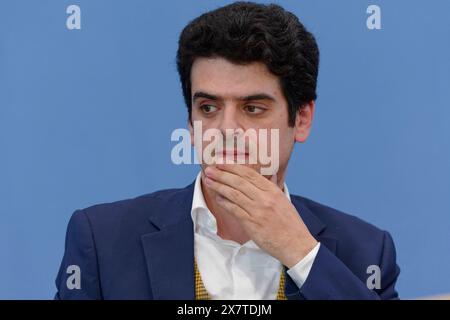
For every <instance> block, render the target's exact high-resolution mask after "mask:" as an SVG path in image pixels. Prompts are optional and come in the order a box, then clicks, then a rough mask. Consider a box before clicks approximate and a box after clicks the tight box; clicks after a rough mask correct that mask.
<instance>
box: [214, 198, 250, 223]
mask: <svg viewBox="0 0 450 320" xmlns="http://www.w3.org/2000/svg"><path fill="white" fill-rule="evenodd" d="M216 202H217V204H218V205H219V206H221V207H222V208H224V209H225V210H226V211H227V212H229V213H231V214H232V215H234V216H235V217H236V218H237V219H239V220H240V221H242V223H244V224H246V223H249V222H252V218H251V217H250V216H249V215H248V213H247V212H246V211H245V210H243V209H242V208H241V207H240V206H238V205H237V204H235V203H233V202H231V201H230V200H228V199H227V198H225V197H223V196H221V195H217V197H216Z"/></svg>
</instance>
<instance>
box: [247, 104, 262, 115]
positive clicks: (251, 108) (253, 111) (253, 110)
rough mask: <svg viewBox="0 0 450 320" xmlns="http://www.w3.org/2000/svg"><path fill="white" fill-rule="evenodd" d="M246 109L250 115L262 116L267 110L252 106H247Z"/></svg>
mask: <svg viewBox="0 0 450 320" xmlns="http://www.w3.org/2000/svg"><path fill="white" fill-rule="evenodd" d="M244 109H245V111H247V112H248V113H250V114H260V113H263V112H264V111H265V110H266V109H264V108H260V107H257V106H252V105H249V106H245V107H244Z"/></svg>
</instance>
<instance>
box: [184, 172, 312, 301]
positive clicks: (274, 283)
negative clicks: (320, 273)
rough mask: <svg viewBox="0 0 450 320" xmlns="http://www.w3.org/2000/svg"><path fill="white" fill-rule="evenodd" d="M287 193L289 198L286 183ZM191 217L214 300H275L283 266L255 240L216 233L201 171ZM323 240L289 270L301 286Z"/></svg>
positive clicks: (201, 266)
mask: <svg viewBox="0 0 450 320" xmlns="http://www.w3.org/2000/svg"><path fill="white" fill-rule="evenodd" d="M284 193H285V195H286V197H287V198H288V199H289V200H290V196H289V191H288V189H287V186H286V184H285V185H284ZM191 217H192V221H193V223H194V254H195V258H196V261H197V266H198V270H199V272H200V275H201V277H202V280H203V284H204V286H205V289H206V290H207V291H208V293H209V295H210V296H211V299H221V300H222V299H223V300H225V299H256V300H274V299H276V296H277V292H278V287H279V282H280V275H281V272H282V270H283V266H282V264H281V263H280V261H278V260H277V259H275V258H274V257H272V256H271V255H269V254H268V253H266V252H265V251H263V250H262V249H260V248H259V247H258V245H257V244H256V243H254V242H253V240H249V241H247V242H246V243H244V244H243V245H241V244H239V243H237V242H235V241H232V240H224V239H222V238H221V237H220V236H218V235H217V221H216V218H215V217H214V215H213V214H212V213H211V211H210V210H209V209H208V207H207V206H206V202H205V198H204V197H203V192H202V188H201V172H200V173H199V174H198V176H197V179H196V181H195V187H194V195H193V200H192V209H191ZM319 247H320V243H318V244H317V245H316V246H315V247H314V249H312V250H311V251H310V252H309V253H308V255H306V256H305V257H304V258H303V259H302V260H301V261H299V262H298V263H297V264H296V265H295V266H294V267H292V268H291V269H289V270H288V271H287V273H288V274H289V276H290V277H291V278H292V280H294V282H295V283H296V285H297V286H298V287H299V288H300V287H301V286H302V285H303V283H304V282H305V281H306V278H307V277H308V274H309V271H310V270H311V267H312V265H313V262H314V259H315V257H316V255H317V252H318V251H319Z"/></svg>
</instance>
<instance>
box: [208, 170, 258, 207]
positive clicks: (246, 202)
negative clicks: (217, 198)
mask: <svg viewBox="0 0 450 320" xmlns="http://www.w3.org/2000/svg"><path fill="white" fill-rule="evenodd" d="M205 184H206V185H207V186H208V187H209V188H211V189H212V190H213V191H215V192H216V193H218V194H219V195H221V196H223V197H224V198H227V199H228V200H229V201H231V202H233V203H235V204H236V205H238V206H239V207H240V208H241V209H242V210H244V211H245V212H247V215H249V213H248V212H249V211H251V209H252V208H253V207H254V205H253V202H252V200H251V199H250V198H248V197H247V196H246V195H245V194H243V193H242V192H240V191H239V190H236V189H234V188H232V187H230V186H228V185H226V184H223V183H220V182H218V181H215V180H213V179H211V178H209V177H205Z"/></svg>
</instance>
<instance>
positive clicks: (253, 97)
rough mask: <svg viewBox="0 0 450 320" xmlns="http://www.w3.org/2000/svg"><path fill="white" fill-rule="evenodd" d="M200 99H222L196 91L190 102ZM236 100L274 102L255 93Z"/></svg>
mask: <svg viewBox="0 0 450 320" xmlns="http://www.w3.org/2000/svg"><path fill="white" fill-rule="evenodd" d="M200 98H205V99H208V100H223V98H222V97H220V96H217V95H214V94H210V93H206V92H203V91H198V92H195V93H194V95H193V96H192V101H193V102H195V100H197V99H200ZM237 100H240V101H254V100H270V101H275V98H274V97H272V96H271V95H268V94H266V93H256V94H252V95H249V96H244V97H238V98H237Z"/></svg>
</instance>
